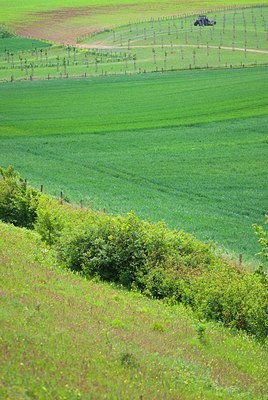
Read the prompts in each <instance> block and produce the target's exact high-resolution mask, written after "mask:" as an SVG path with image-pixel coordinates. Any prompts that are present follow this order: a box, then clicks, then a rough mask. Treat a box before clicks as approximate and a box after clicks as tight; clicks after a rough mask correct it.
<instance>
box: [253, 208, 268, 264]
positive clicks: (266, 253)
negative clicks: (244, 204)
mask: <svg viewBox="0 0 268 400" xmlns="http://www.w3.org/2000/svg"><path fill="white" fill-rule="evenodd" d="M264 223H265V225H268V215H266V216H265V221H264ZM253 228H254V230H255V233H256V235H257V236H258V237H259V239H258V242H259V244H260V245H261V252H260V255H261V256H262V257H263V258H264V259H266V260H267V259H268V237H267V231H266V230H265V228H263V227H262V226H261V225H258V224H254V225H253Z"/></svg>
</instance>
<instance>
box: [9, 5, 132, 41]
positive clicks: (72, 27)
mask: <svg viewBox="0 0 268 400" xmlns="http://www.w3.org/2000/svg"><path fill="white" fill-rule="evenodd" d="M129 7H131V6H129V5H128V6H120V7H119V6H118V7H116V6H108V7H107V6H106V7H98V8H96V7H78V8H62V9H58V10H54V11H46V12H36V13H29V14H28V17H27V21H28V22H21V23H20V22H18V23H17V24H16V25H15V26H13V28H14V29H15V30H16V32H17V33H18V34H19V35H21V36H24V37H32V38H37V39H45V40H49V41H51V42H56V43H62V44H75V43H76V41H77V39H78V38H81V37H85V36H88V35H89V34H91V33H94V32H98V31H101V30H103V29H104V28H109V26H105V27H104V26H100V25H97V24H94V23H90V20H91V21H92V20H93V21H94V16H96V15H100V14H106V15H109V14H110V13H111V12H113V13H114V12H118V11H121V10H122V9H129ZM75 18H83V19H85V21H82V22H80V23H79V24H77V23H75Z"/></svg>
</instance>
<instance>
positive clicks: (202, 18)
mask: <svg viewBox="0 0 268 400" xmlns="http://www.w3.org/2000/svg"><path fill="white" fill-rule="evenodd" d="M213 25H216V21H213V20H209V19H208V18H207V16H206V15H199V17H198V18H197V19H196V20H195V22H194V26H213Z"/></svg>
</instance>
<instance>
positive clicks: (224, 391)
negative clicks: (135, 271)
mask: <svg viewBox="0 0 268 400" xmlns="http://www.w3.org/2000/svg"><path fill="white" fill-rule="evenodd" d="M0 265H1V277H0V282H1V299H0V301H1V312H0V397H1V398H3V399H32V398H37V399H40V400H42V399H44V400H49V399H51V400H52V399H53V400H54V399H59V400H61V399H62V400H63V399H68V400H69V399H70V400H71V399H72V400H75V399H77V400H78V399H85V400H87V399H94V400H97V399H126V398H128V399H130V398H131V399H141V398H144V399H174V400H175V399H178V398H180V399H181V400H189V399H193V400H196V399H211V400H214V399H226V400H232V399H233V400H237V399H243V400H247V399H248V400H264V399H265V396H266V394H267V389H268V388H267V380H266V376H267V363H265V360H266V358H267V354H266V348H265V347H264V346H263V345H260V344H258V343H257V342H256V341H254V340H253V339H251V338H250V337H249V336H246V335H243V334H236V333H234V332H232V331H229V330H227V329H225V328H223V327H221V326H219V325H217V324H214V323H200V322H199V321H198V320H196V319H195V318H194V316H193V314H192V313H191V311H190V310H188V309H186V308H184V307H182V306H169V305H166V304H164V303H162V302H160V301H155V300H150V299H146V298H144V297H142V296H141V295H139V294H138V293H135V292H126V291H124V290H122V289H121V290H120V289H119V288H118V289H117V288H115V287H114V288H113V287H112V286H111V285H108V284H103V283H100V282H98V283H96V282H94V281H87V280H85V279H82V278H80V277H79V276H76V275H74V274H73V273H71V272H67V271H65V270H63V269H60V268H59V267H57V265H56V262H55V259H54V255H53V252H51V250H48V249H47V248H46V247H45V246H44V245H43V244H41V241H40V238H39V237H38V235H37V234H36V233H33V232H30V231H27V230H26V229H20V228H14V227H12V226H11V225H5V224H3V223H0Z"/></svg>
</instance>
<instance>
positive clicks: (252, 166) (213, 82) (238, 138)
mask: <svg viewBox="0 0 268 400" xmlns="http://www.w3.org/2000/svg"><path fill="white" fill-rule="evenodd" d="M267 78H268V74H267V69H266V68H256V69H241V70H228V71H227V70H226V71H225V70H224V71H188V72H181V73H174V74H163V75H162V74H161V75H159V74H155V75H149V74H146V75H141V76H133V77H109V79H108V78H95V79H91V80H76V81H67V80H65V81H53V82H51V81H50V82H28V83H13V84H6V85H2V87H1V94H0V96H1V98H2V99H3V101H1V127H0V136H1V155H0V162H1V164H2V165H3V166H5V167H7V166H8V165H9V164H13V165H14V166H15V167H16V169H18V170H19V171H20V172H21V174H22V175H23V176H25V177H27V179H28V180H29V181H30V182H31V183H32V184H33V185H34V186H35V187H39V186H40V185H41V184H43V185H44V187H45V190H46V191H47V192H49V193H51V194H53V195H57V196H58V195H59V192H60V191H61V190H63V191H64V194H65V195H66V196H67V197H69V198H70V200H71V201H75V202H77V203H78V202H79V200H80V199H83V201H84V204H86V203H88V202H90V204H91V206H92V207H93V208H103V207H106V208H107V210H108V212H113V213H126V212H129V211H130V210H134V211H135V212H137V214H138V215H139V216H141V217H143V218H146V219H150V220H154V221H157V220H162V219H164V220H165V221H166V222H167V223H168V225H169V226H170V227H174V228H183V229H185V230H187V231H189V232H192V233H195V234H196V235H197V236H198V238H200V239H203V240H209V239H212V240H214V241H216V242H218V243H219V246H222V247H224V248H225V250H229V251H231V252H234V253H236V254H239V253H243V254H245V255H247V256H248V257H250V258H253V257H254V255H255V253H256V252H257V251H258V248H257V246H256V240H255V235H254V233H253V231H252V228H251V225H252V224H253V223H261V222H262V221H263V217H264V214H265V211H266V202H265V198H266V196H267V179H266V171H265V165H266V160H267V131H266V126H267V103H268V101H267V92H268V87H267V86H268V79H267Z"/></svg>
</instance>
